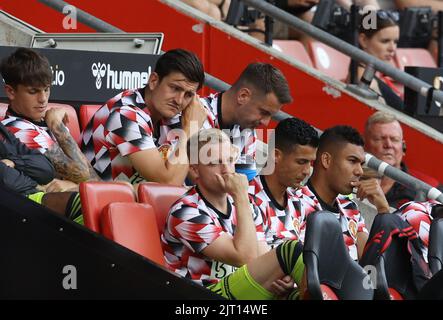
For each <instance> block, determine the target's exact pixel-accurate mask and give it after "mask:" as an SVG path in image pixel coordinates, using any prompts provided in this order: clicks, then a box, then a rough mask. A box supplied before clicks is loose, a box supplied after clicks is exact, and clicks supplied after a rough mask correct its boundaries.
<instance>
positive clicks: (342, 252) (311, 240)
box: [303, 211, 374, 300]
mask: <svg viewBox="0 0 443 320" xmlns="http://www.w3.org/2000/svg"><path fill="white" fill-rule="evenodd" d="M303 260H304V263H305V267H306V276H307V286H308V287H307V289H308V293H307V295H308V297H309V298H310V299H314V300H323V299H325V298H328V299H336V298H338V299H339V300H348V299H350V300H372V298H373V294H374V292H373V289H371V288H365V287H364V283H365V282H364V281H363V280H364V279H365V278H366V277H367V274H366V273H365V271H364V270H363V268H362V267H361V266H360V265H359V264H358V263H357V262H355V261H353V260H352V259H351V257H350V255H349V252H348V248H347V247H346V244H345V242H344V239H343V233H342V230H341V226H340V223H339V221H338V219H337V218H336V217H335V216H334V214H332V213H331V212H328V211H318V212H314V213H311V214H310V215H309V216H308V218H307V222H306V236H305V243H304V246H303Z"/></svg>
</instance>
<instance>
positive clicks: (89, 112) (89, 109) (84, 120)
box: [79, 104, 101, 131]
mask: <svg viewBox="0 0 443 320" xmlns="http://www.w3.org/2000/svg"><path fill="white" fill-rule="evenodd" d="M100 107H101V105H99V104H83V105H81V106H80V114H79V118H80V128H81V129H82V131H84V130H85V128H86V125H87V124H88V122H89V120H91V118H92V116H93V115H94V113H95V112H96V111H97V110H98V109H100Z"/></svg>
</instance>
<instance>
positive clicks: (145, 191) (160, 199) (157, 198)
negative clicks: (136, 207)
mask: <svg viewBox="0 0 443 320" xmlns="http://www.w3.org/2000/svg"><path fill="white" fill-rule="evenodd" d="M186 191H187V189H186V188H185V187H176V186H170V185H166V184H160V183H155V182H144V183H141V184H140V185H139V186H138V201H139V202H142V203H148V204H150V205H151V206H152V207H153V208H154V211H155V216H156V218H157V226H158V232H159V233H160V234H161V233H162V232H163V228H164V226H165V223H166V219H167V217H168V213H169V209H170V208H171V205H172V204H173V203H174V202H175V201H177V200H178V199H179V198H180V197H181V196H182V195H183V194H184V193H185V192H186Z"/></svg>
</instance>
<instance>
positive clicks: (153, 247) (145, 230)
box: [100, 202, 164, 265]
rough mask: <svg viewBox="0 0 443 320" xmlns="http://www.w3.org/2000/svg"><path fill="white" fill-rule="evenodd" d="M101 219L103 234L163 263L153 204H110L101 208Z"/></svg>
mask: <svg viewBox="0 0 443 320" xmlns="http://www.w3.org/2000/svg"><path fill="white" fill-rule="evenodd" d="M100 222H101V229H102V230H103V235H104V236H105V237H107V238H109V239H111V240H113V241H115V242H117V243H119V244H121V245H122V246H124V247H127V248H128V249H131V250H132V251H135V252H137V253H138V254H140V255H142V256H144V257H146V258H148V259H150V260H152V261H154V262H156V263H158V264H160V265H164V258H163V250H162V247H161V243H160V237H159V236H158V232H157V221H156V219H155V213H154V209H153V208H152V206H150V205H149V204H141V203H127V202H114V203H110V204H109V205H107V206H106V207H105V208H104V210H103V213H102V215H101V216H100Z"/></svg>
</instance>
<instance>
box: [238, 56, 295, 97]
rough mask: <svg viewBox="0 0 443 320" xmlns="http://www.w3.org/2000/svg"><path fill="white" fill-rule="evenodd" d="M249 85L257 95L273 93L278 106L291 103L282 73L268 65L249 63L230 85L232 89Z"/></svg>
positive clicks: (286, 83)
mask: <svg viewBox="0 0 443 320" xmlns="http://www.w3.org/2000/svg"><path fill="white" fill-rule="evenodd" d="M247 85H250V86H252V87H253V88H255V89H256V90H257V91H258V92H259V93H262V94H263V95H267V94H269V93H274V94H275V96H276V97H277V99H278V102H279V103H280V104H287V103H291V102H292V97H291V93H290V90H289V86H288V82H287V81H286V78H285V76H284V75H283V73H282V72H281V71H280V70H279V69H277V68H276V67H274V66H273V65H271V64H269V63H260V62H256V63H251V64H249V65H248V66H247V67H246V69H245V70H243V72H242V73H241V75H240V77H239V78H238V79H237V81H236V82H235V83H234V84H233V85H232V87H233V88H234V89H237V90H238V89H240V88H241V87H243V86H247Z"/></svg>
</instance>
